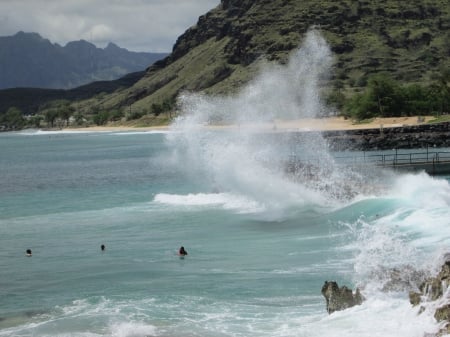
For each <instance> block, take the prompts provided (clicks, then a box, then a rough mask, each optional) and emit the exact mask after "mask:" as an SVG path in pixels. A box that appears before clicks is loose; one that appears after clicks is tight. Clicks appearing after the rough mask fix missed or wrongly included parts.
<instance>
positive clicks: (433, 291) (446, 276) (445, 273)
mask: <svg viewBox="0 0 450 337" xmlns="http://www.w3.org/2000/svg"><path fill="white" fill-rule="evenodd" d="M449 285H450V260H448V259H447V257H446V262H445V263H444V265H443V266H442V268H441V271H440V272H439V273H438V274H437V275H436V276H435V277H429V278H428V279H426V280H425V281H424V282H423V283H422V284H421V285H420V286H419V292H410V294H409V301H410V302H411V304H413V305H418V304H420V302H422V301H436V300H438V299H439V298H441V297H442V295H443V294H444V292H445V290H446V289H447V287H448V286H449ZM418 297H419V298H420V301H419V302H417V298H418Z"/></svg>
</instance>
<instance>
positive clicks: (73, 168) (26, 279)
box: [0, 31, 450, 337]
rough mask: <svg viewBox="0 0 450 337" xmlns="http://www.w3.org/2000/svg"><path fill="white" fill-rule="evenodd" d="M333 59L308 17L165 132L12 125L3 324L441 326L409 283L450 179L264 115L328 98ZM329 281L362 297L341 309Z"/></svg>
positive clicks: (183, 332) (419, 330) (0, 149)
mask: <svg viewBox="0 0 450 337" xmlns="http://www.w3.org/2000/svg"><path fill="white" fill-rule="evenodd" d="M332 61H333V57H332V54H331V52H330V49H329V47H328V45H327V44H326V42H325V40H324V39H323V38H322V37H321V36H320V34H319V33H318V32H316V31H311V32H309V33H308V35H307V36H306V38H305V41H304V42H303V44H302V46H301V47H300V48H299V50H298V51H297V52H296V53H294V54H293V56H292V58H291V60H290V61H289V63H288V64H286V65H284V66H273V65H272V66H271V65H266V66H264V67H263V69H261V72H260V74H259V75H258V76H257V77H256V78H255V80H254V81H252V82H251V83H249V84H248V85H247V86H246V87H245V88H243V90H242V91H241V92H239V93H237V94H236V95H234V96H231V97H230V96H228V97H208V96H205V95H201V94H188V93H186V94H183V95H182V96H181V97H180V102H179V104H180V109H181V110H182V112H183V113H182V114H181V117H179V118H178V119H177V120H176V121H175V122H174V123H173V125H172V126H171V128H170V130H169V131H168V132H162V133H159V132H129V133H127V132H120V133H119V132H102V133H99V132H58V133H53V132H43V131H26V132H13V133H3V134H0V144H1V146H0V172H1V173H2V179H1V180H0V247H1V249H0V270H1V273H0V336H49V337H50V336H77V337H78V336H80V337H81V336H83V337H84V336H89V337H90V336H95V337H97V336H115V337H141V336H142V337H143V336H163V337H169V336H173V337H175V336H201V337H225V336H236V337H238V336H249V337H251V336H286V337H288V336H313V337H315V336H321V337H322V336H350V337H351V336H359V337H361V336H362V337H364V336H371V337H374V336H380V337H381V336H383V337H389V336H396V337H403V336H405V337H406V336H408V337H414V336H417V337H422V336H423V335H424V334H425V333H433V332H436V331H437V330H438V329H439V324H438V323H437V322H436V321H435V320H434V318H433V314H434V308H435V307H436V305H438V304H437V303H427V304H426V305H425V311H424V312H422V313H421V314H419V308H418V307H412V306H411V304H410V303H409V299H408V292H409V291H410V290H414V289H415V287H416V286H417V285H416V281H417V279H416V277H417V275H427V274H433V273H435V272H437V271H438V270H439V268H440V266H441V264H442V263H443V258H444V255H445V253H448V251H449V245H450V226H449V225H450V223H449V222H450V220H449V219H450V207H449V205H450V184H449V182H450V177H448V176H435V177H432V176H429V175H428V174H426V173H425V172H416V173H401V172H390V171H386V170H381V169H379V168H376V167H370V168H369V167H364V169H360V168H355V167H349V166H343V165H342V164H340V163H339V162H338V161H337V160H336V157H337V156H339V155H340V154H337V153H333V152H330V151H329V150H328V146H327V143H326V141H325V140H324V139H323V138H322V137H321V136H320V134H316V133H311V134H310V135H309V136H308V137H304V136H302V137H300V138H299V137H298V135H296V134H295V133H281V132H275V131H276V130H273V132H270V131H267V130H265V131H263V132H262V131H258V130H257V128H255V127H254V126H255V124H258V122H260V123H270V122H271V121H273V120H275V119H289V118H294V117H298V116H308V117H314V116H321V115H323V114H325V113H329V112H330V111H329V108H328V107H327V106H325V105H324V104H323V102H322V99H321V88H322V84H323V83H325V82H326V80H327V78H328V76H329V75H330V67H331V64H332ZM218 122H220V123H225V124H230V125H236V126H239V127H236V128H230V129H227V130H216V129H212V128H207V126H208V125H209V124H215V123H218ZM250 125H251V126H252V127H248V128H247V126H250ZM205 126H206V127H205ZM347 155H352V153H347ZM293 157H295V158H296V159H297V158H298V159H301V161H302V163H304V165H303V166H298V167H296V169H295V170H289V169H287V166H286V165H287V164H288V163H289V160H290V158H293ZM102 244H103V245H105V247H106V248H105V251H102V250H101V249H100V247H101V245H102ZM180 246H184V247H185V248H186V250H187V251H188V253H189V255H188V256H187V257H186V258H184V259H180V258H179V256H178V255H177V250H178V248H179V247H180ZM26 249H32V252H33V256H32V257H27V256H26V254H25V251H26ZM393 270H395V271H400V275H402V279H401V280H400V282H399V281H398V279H397V280H395V282H393V280H392V277H391V276H392V271H393ZM326 280H335V281H337V282H338V283H339V285H347V286H349V287H351V288H356V287H359V289H360V290H361V293H362V294H363V296H364V297H365V299H366V300H365V301H364V302H363V303H362V305H359V306H355V307H352V308H349V309H347V310H344V311H339V312H334V313H333V314H331V315H329V314H328V313H327V311H326V307H325V299H324V298H323V297H322V295H321V293H320V290H321V287H322V285H323V283H324V281H326Z"/></svg>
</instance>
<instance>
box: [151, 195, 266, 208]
mask: <svg viewBox="0 0 450 337" xmlns="http://www.w3.org/2000/svg"><path fill="white" fill-rule="evenodd" d="M153 201H154V202H156V203H160V204H167V205H175V206H195V207H200V206H215V207H221V208H223V209H228V210H237V211H241V212H260V211H262V210H263V209H264V207H263V206H262V205H260V204H258V203H257V202H255V201H253V200H249V199H247V198H245V197H242V196H238V195H234V194H230V193H197V194H192V193H190V194H187V195H179V194H167V193H159V194H157V195H156V196H155V198H154V200H153Z"/></svg>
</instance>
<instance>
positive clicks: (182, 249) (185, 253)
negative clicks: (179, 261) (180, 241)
mask: <svg viewBox="0 0 450 337" xmlns="http://www.w3.org/2000/svg"><path fill="white" fill-rule="evenodd" d="M178 255H180V256H186V255H188V253H187V251H186V250H185V249H184V247H183V246H181V247H180V249H179V250H178Z"/></svg>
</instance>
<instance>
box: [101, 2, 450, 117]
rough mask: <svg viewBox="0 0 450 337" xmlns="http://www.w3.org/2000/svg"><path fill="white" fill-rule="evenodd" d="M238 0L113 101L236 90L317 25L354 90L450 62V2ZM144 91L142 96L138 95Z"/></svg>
mask: <svg viewBox="0 0 450 337" xmlns="http://www.w3.org/2000/svg"><path fill="white" fill-rule="evenodd" d="M235 2H236V1H235ZM231 3H233V1H231ZM236 3H238V6H237V7H235V8H238V9H239V8H240V9H241V11H240V12H239V11H238V10H235V11H234V12H233V11H232V10H230V8H231V7H229V8H228V9H227V10H223V9H222V8H221V6H220V5H219V7H218V8H216V9H214V10H212V11H211V12H210V13H208V14H207V15H206V16H205V17H203V18H201V20H199V24H198V25H197V26H195V27H192V28H191V29H190V30H189V31H187V32H186V33H185V35H184V36H181V37H180V38H179V40H178V41H177V44H176V45H175V48H174V55H176V54H179V55H181V56H180V57H179V58H176V59H175V58H174V59H173V60H171V62H172V63H169V65H167V66H166V67H164V68H162V69H156V70H151V71H149V72H148V73H147V75H146V76H145V77H144V78H143V79H142V80H140V81H139V82H138V83H136V84H135V85H134V86H133V87H131V88H128V89H126V90H124V91H122V92H120V93H117V94H115V95H112V96H110V97H109V98H108V100H107V101H106V102H107V105H108V106H109V105H110V106H117V105H119V106H120V105H122V106H124V105H125V106H126V105H130V104H132V106H133V107H135V108H137V109H141V108H145V107H147V108H148V107H149V106H150V105H151V104H152V103H154V102H158V103H160V102H162V101H163V100H164V99H165V98H167V97H173V96H175V95H176V94H177V93H179V92H180V91H182V90H192V91H199V90H204V91H205V92H207V93H210V94H221V93H229V92H233V91H234V90H236V88H238V87H239V86H240V85H242V84H243V83H246V82H247V81H248V80H249V79H251V78H252V77H253V76H254V74H255V71H256V70H257V69H258V66H257V64H258V62H259V61H260V60H261V58H262V56H264V58H267V59H268V60H271V61H277V62H284V61H285V60H286V59H287V56H288V54H289V53H290V52H291V51H292V50H293V49H295V48H297V47H298V46H299V45H300V43H301V39H302V37H303V36H304V34H305V32H306V31H307V30H308V29H309V28H310V27H311V26H313V25H315V26H316V27H318V29H320V30H321V31H322V33H323V35H324V36H325V38H326V39H327V41H328V42H329V43H330V45H331V47H332V49H333V51H334V53H335V55H336V64H335V68H334V70H333V71H334V75H335V77H334V79H335V80H339V81H341V82H342V83H343V84H344V88H346V90H347V92H352V91H353V90H358V87H361V86H364V85H365V81H366V79H367V76H368V75H370V74H372V73H375V72H380V71H388V72H389V73H391V74H392V75H393V77H394V78H396V79H397V80H400V81H403V82H406V83H413V82H424V81H430V80H431V79H432V77H433V75H434V74H436V73H438V72H439V69H441V68H442V67H450V63H449V57H448V56H449V52H450V47H449V43H448V41H449V39H450V34H449V22H450V6H448V2H447V1H446V0H422V1H416V2H405V1H388V0H385V1H359V2H355V1H350V0H341V1H334V0H333V1H331V0H330V1H323V0H322V1H313V0H309V1H297V0H271V1H263V0H259V1H238V2H236ZM233 13H234V14H233ZM236 13H237V14H236ZM208 30H209V32H208ZM205 31H206V32H205ZM224 31H225V33H224ZM211 32H212V34H213V36H211V37H209V36H208V33H210V34H211ZM202 39H204V41H203V40H202ZM198 41H200V42H198ZM180 50H181V51H182V52H180ZM237 51H238V52H239V53H237ZM183 52H185V53H184V54H183ZM235 54H239V56H240V59H239V57H238V60H237V61H238V62H236V60H233V56H234V58H236V57H235ZM249 60H250V61H249ZM224 74H225V75H224ZM220 76H222V77H223V79H222V78H220ZM217 78H219V79H217ZM166 82H167V83H166ZM162 84H165V85H162ZM155 88H157V90H155ZM141 92H145V93H144V94H142V97H141V96H139V95H136V93H141ZM103 103H105V102H103Z"/></svg>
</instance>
